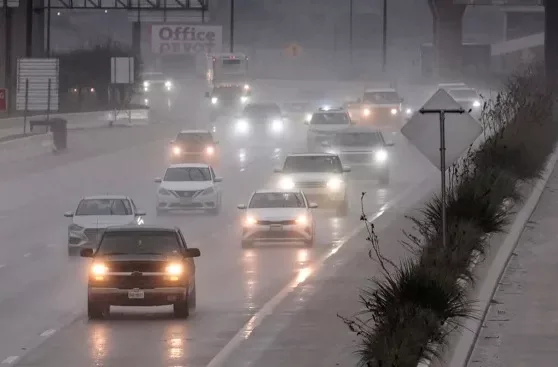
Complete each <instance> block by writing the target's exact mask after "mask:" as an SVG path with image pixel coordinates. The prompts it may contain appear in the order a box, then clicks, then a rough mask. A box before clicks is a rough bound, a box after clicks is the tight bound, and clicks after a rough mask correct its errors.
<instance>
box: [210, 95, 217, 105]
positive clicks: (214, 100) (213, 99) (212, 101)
mask: <svg viewBox="0 0 558 367" xmlns="http://www.w3.org/2000/svg"><path fill="white" fill-rule="evenodd" d="M217 102H219V98H217V97H211V104H217Z"/></svg>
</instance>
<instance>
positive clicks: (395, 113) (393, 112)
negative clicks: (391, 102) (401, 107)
mask: <svg viewBox="0 0 558 367" xmlns="http://www.w3.org/2000/svg"><path fill="white" fill-rule="evenodd" d="M390 112H391V114H392V115H394V116H395V115H397V109H396V108H392V109H391V111H390Z"/></svg>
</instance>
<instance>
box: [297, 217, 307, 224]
mask: <svg viewBox="0 0 558 367" xmlns="http://www.w3.org/2000/svg"><path fill="white" fill-rule="evenodd" d="M296 224H298V225H299V226H307V225H308V217H307V216H306V215H300V216H299V217H298V218H296Z"/></svg>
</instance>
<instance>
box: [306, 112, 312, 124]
mask: <svg viewBox="0 0 558 367" xmlns="http://www.w3.org/2000/svg"><path fill="white" fill-rule="evenodd" d="M310 120H312V114H311V113H307V114H306V116H304V121H306V122H310Z"/></svg>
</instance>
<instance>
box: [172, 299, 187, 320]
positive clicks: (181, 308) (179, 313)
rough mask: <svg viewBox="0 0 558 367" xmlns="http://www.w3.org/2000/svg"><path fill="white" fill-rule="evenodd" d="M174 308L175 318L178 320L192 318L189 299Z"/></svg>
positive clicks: (174, 305) (176, 304)
mask: <svg viewBox="0 0 558 367" xmlns="http://www.w3.org/2000/svg"><path fill="white" fill-rule="evenodd" d="M172 306H173V312H174V317H176V318H178V319H187V318H188V317H189V316H190V305H189V304H188V299H186V300H184V301H182V302H179V303H175V304H173V305H172Z"/></svg>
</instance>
